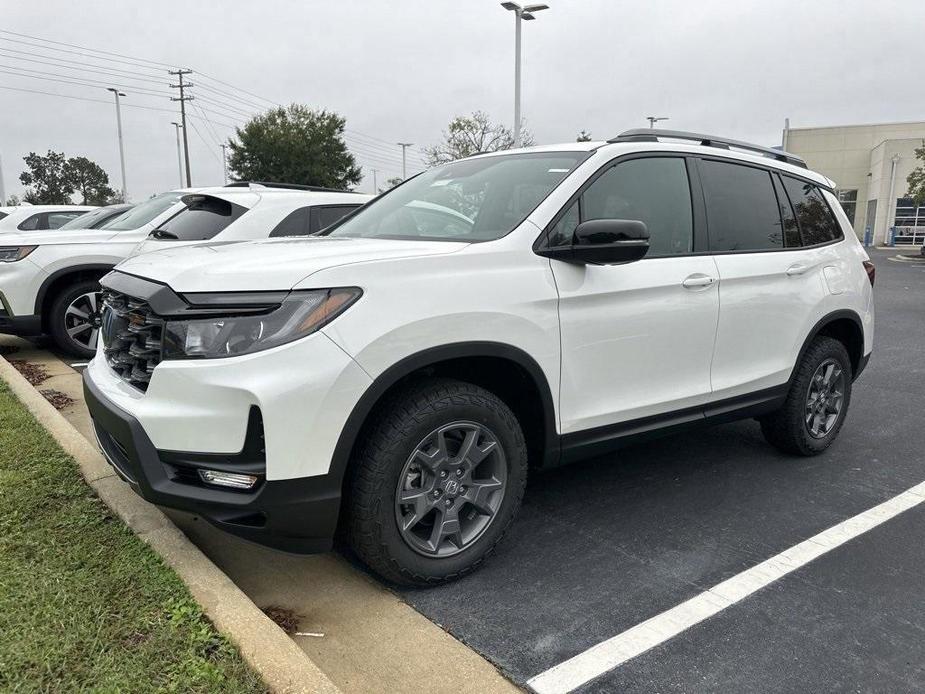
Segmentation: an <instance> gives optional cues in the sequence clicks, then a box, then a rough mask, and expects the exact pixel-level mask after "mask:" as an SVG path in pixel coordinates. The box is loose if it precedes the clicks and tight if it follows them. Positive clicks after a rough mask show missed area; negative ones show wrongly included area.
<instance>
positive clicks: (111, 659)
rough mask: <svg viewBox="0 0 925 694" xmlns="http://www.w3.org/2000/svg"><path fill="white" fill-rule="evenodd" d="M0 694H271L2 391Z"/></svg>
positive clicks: (74, 467) (183, 589)
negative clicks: (154, 693)
mask: <svg viewBox="0 0 925 694" xmlns="http://www.w3.org/2000/svg"><path fill="white" fill-rule="evenodd" d="M0 691H4V692H7V691H13V692H26V691H29V692H31V691H42V692H58V691H67V692H82V691H94V692H147V691H157V692H222V694H231V693H232V692H259V691H266V687H265V685H264V684H263V683H262V682H261V681H260V679H259V678H258V677H257V675H256V674H254V673H253V671H251V670H250V669H249V668H248V666H247V665H246V663H245V662H244V661H243V659H242V658H241V656H240V654H239V653H238V652H237V650H236V649H235V648H234V646H232V645H231V644H230V643H229V642H228V641H227V640H226V639H225V638H224V637H223V636H221V635H220V634H219V633H218V632H216V630H215V628H214V627H213V626H212V624H211V623H210V622H209V621H208V620H207V619H206V618H205V617H204V616H203V614H202V612H201V610H200V609H199V607H198V605H197V604H196V603H195V602H194V601H193V599H192V597H191V596H190V594H189V592H188V591H187V589H186V587H185V586H184V585H183V583H182V582H181V581H180V579H179V578H178V577H177V575H176V574H174V572H173V571H172V570H171V569H170V568H169V567H168V566H166V565H165V564H164V563H163V562H162V561H161V560H160V558H159V557H157V556H156V555H155V554H154V552H152V551H151V549H150V548H149V547H148V546H147V545H145V544H144V543H143V542H142V541H141V540H139V539H138V538H137V537H135V536H134V535H133V534H132V533H131V531H130V530H129V529H128V528H127V527H126V526H125V525H124V524H123V523H122V522H121V521H120V520H119V519H118V518H117V517H115V516H114V515H113V514H112V513H111V512H110V511H109V509H108V508H107V507H106V506H105V505H104V504H103V503H102V502H101V501H100V500H99V499H98V498H97V497H96V496H95V495H94V493H93V491H92V490H91V489H90V487H89V486H87V484H86V483H85V482H84V480H83V478H82V477H81V476H80V472H79V470H78V468H77V465H76V463H75V462H74V461H73V460H72V459H71V458H70V457H69V456H68V455H67V454H66V453H64V451H62V450H61V449H60V448H59V447H58V445H57V444H56V443H55V441H54V440H53V439H52V438H51V436H50V435H49V434H48V433H47V432H46V431H45V430H44V429H43V428H42V427H41V426H40V425H39V424H38V423H37V422H36V421H35V420H34V419H33V418H32V416H31V415H30V414H29V412H28V411H27V410H26V409H25V408H24V407H23V406H22V404H21V403H20V402H19V401H18V400H17V399H16V398H15V396H13V394H12V393H11V392H10V390H9V389H8V388H7V386H6V385H5V384H3V383H2V382H0Z"/></svg>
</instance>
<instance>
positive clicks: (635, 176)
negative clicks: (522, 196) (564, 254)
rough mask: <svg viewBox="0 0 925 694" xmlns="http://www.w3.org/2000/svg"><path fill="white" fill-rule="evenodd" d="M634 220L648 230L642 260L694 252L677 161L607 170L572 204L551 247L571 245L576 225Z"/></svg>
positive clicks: (683, 176) (686, 191) (687, 197)
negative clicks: (591, 221)
mask: <svg viewBox="0 0 925 694" xmlns="http://www.w3.org/2000/svg"><path fill="white" fill-rule="evenodd" d="M591 219H635V220H639V221H641V222H643V223H644V224H645V225H646V228H647V229H648V230H649V252H648V253H647V254H646V257H647V258H658V257H662V256H668V255H683V254H686V253H690V252H691V251H692V250H693V242H694V224H693V210H692V206H691V191H690V184H689V182H688V178H687V167H686V166H685V163H684V159H682V158H680V157H652V158H649V159H630V160H629V161H624V162H622V163H620V164H617V165H616V166H613V167H611V168H610V169H608V170H607V171H605V172H604V173H603V174H601V175H600V176H599V177H598V178H597V180H596V181H594V183H592V184H591V185H590V186H589V187H588V189H587V190H585V192H584V193H582V194H581V197H580V198H579V199H578V200H575V201H574V202H573V203H572V204H571V206H570V207H569V208H568V209H567V210H566V212H565V214H564V215H563V216H562V217H561V218H560V219H559V221H558V222H557V223H556V225H555V226H554V227H553V228H552V229H551V230H550V233H549V245H550V246H567V245H569V244H571V243H572V237H573V235H574V233H575V228H576V227H577V226H578V224H579V222H586V221H588V220H591Z"/></svg>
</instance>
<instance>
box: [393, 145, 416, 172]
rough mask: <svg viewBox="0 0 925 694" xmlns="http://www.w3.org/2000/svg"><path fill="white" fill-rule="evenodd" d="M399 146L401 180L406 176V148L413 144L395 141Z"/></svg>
mask: <svg viewBox="0 0 925 694" xmlns="http://www.w3.org/2000/svg"><path fill="white" fill-rule="evenodd" d="M396 144H397V145H398V146H399V147H401V180H403V181H404V180H405V179H406V178H408V167H407V166H406V162H407V158H406V153H407V151H408V148H409V147H410V146H411V145H413V144H414V143H413V142H397V143H396Z"/></svg>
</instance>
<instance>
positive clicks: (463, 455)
mask: <svg viewBox="0 0 925 694" xmlns="http://www.w3.org/2000/svg"><path fill="white" fill-rule="evenodd" d="M506 489H507V461H506V459H505V456H504V450H503V449H502V447H501V444H500V443H499V441H498V437H497V436H495V434H494V433H493V432H492V431H491V430H490V429H489V428H488V427H486V426H484V425H482V424H477V423H475V422H463V421H460V422H453V423H451V424H446V425H444V426H441V427H439V428H437V429H435V430H434V431H432V432H431V433H429V434H428V435H427V436H425V437H424V439H423V440H422V441H421V442H420V443H419V444H418V445H417V446H416V447H415V449H414V451H413V452H412V453H411V455H410V456H409V457H408V460H407V462H406V463H405V465H404V467H403V468H402V471H401V475H399V478H398V487H397V489H396V491H395V520H396V522H397V523H398V530H399V532H400V534H401V536H402V539H403V540H404V541H405V542H406V543H407V544H408V546H410V547H411V548H412V549H413V550H414V551H415V552H418V553H419V554H423V555H425V556H429V557H449V556H452V555H454V554H457V553H459V552H461V551H462V550H463V549H465V548H467V547H469V546H471V545H472V544H473V543H474V542H476V541H477V540H478V539H479V537H481V536H482V534H483V533H484V532H485V530H486V529H487V528H488V526H489V525H490V524H491V522H492V521H493V520H494V518H495V516H496V515H497V513H498V509H499V508H500V507H501V503H502V501H503V500H504V494H505V491H506Z"/></svg>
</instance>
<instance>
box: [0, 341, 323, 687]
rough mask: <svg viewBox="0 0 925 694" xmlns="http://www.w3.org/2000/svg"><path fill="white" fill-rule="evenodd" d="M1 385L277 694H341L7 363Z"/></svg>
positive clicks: (0, 362)
mask: <svg viewBox="0 0 925 694" xmlns="http://www.w3.org/2000/svg"><path fill="white" fill-rule="evenodd" d="M0 379H2V380H3V381H4V382H6V384H7V385H8V386H9V387H10V389H11V390H12V391H13V393H14V394H15V395H16V397H17V398H19V400H20V401H21V402H22V403H23V404H24V405H25V406H26V409H28V410H29V412H31V413H32V415H33V416H34V417H35V418H36V419H37V420H38V422H39V424H41V425H42V426H43V427H44V428H45V429H46V431H48V433H49V434H51V435H52V437H53V438H54V439H55V441H57V442H58V445H60V446H61V448H62V449H64V451H65V452H66V453H68V454H69V455H70V456H71V457H72V458H74V460H76V461H77V464H78V466H79V467H80V472H81V474H83V476H84V479H86V481H87V483H88V484H89V485H90V487H92V488H93V491H94V492H96V494H97V495H98V496H99V497H100V499H101V500H102V501H103V503H105V504H106V505H107V506H108V507H109V508H110V509H112V511H113V512H115V513H116V515H118V516H119V517H120V518H121V519H122V520H123V521H124V522H125V524H126V525H128V526H129V527H130V528H131V529H132V531H133V532H134V533H135V534H136V535H138V537H140V538H141V539H142V540H143V541H144V542H145V543H146V544H148V545H149V546H150V547H151V548H152V549H153V550H154V551H155V552H156V553H157V554H158V555H159V556H160V557H161V558H162V559H163V560H164V561H165V562H166V563H167V564H168V565H169V566H170V567H171V568H172V569H173V570H174V571H176V573H177V574H178V575H179V576H180V579H181V580H182V581H183V583H185V584H186V586H187V588H189V591H190V593H191V594H192V596H193V598H194V599H195V600H196V602H198V603H199V605H200V606H201V607H202V610H203V612H204V613H205V614H206V615H207V616H208V617H209V619H210V620H211V621H212V623H213V624H214V625H215V627H216V629H218V631H220V632H222V633H223V634H226V635H227V636H228V638H229V639H230V640H231V641H232V642H233V643H234V644H235V646H237V648H238V650H239V651H240V652H241V655H242V656H243V657H244V660H245V661H247V663H248V665H250V666H251V667H252V668H253V669H254V670H255V671H256V672H257V674H258V675H260V677H261V678H262V679H263V681H264V682H265V683H266V685H267V686H268V687H269V688H270V690H271V691H273V692H280V693H281V694H299V693H302V692H305V693H306V694H309V693H310V694H340V690H339V689H338V688H337V687H336V686H335V685H334V684H333V683H332V682H331V681H330V680H329V679H328V678H327V676H326V675H325V674H324V673H323V672H322V671H321V670H320V669H319V668H318V666H317V665H315V664H314V663H313V662H312V661H311V660H310V659H309V658H308V656H306V655H305V653H304V652H303V651H302V650H301V649H300V648H299V647H298V646H297V645H296V644H295V643H294V642H293V641H292V640H291V639H290V638H289V637H288V636H287V635H286V634H285V633H284V632H283V630H282V629H280V628H279V627H278V626H277V625H276V623H275V622H273V621H272V620H271V619H270V618H269V617H267V616H266V615H265V614H264V613H263V612H262V611H261V610H260V608H258V607H257V605H255V604H254V603H253V602H252V601H251V599H250V598H248V597H247V596H246V595H245V594H244V592H243V591H241V589H240V588H238V587H237V586H236V585H235V584H234V583H233V582H232V581H231V579H230V578H228V576H226V575H225V574H224V573H223V572H222V571H221V569H219V568H218V567H217V566H215V564H213V563H212V562H211V561H210V560H209V558H208V557H206V555H204V554H203V553H202V551H201V550H200V549H199V548H198V547H196V545H194V544H193V543H192V542H190V541H189V540H188V539H187V537H186V536H185V535H184V534H183V533H182V532H180V530H179V529H177V527H176V526H175V525H174V524H173V523H172V522H171V521H170V519H169V518H167V516H165V515H164V514H163V513H162V512H161V511H160V510H159V509H158V508H157V507H156V506H153V505H152V504H149V503H148V502H147V501H145V500H144V499H142V498H141V497H139V496H138V495H137V494H135V492H133V491H132V490H131V488H130V487H129V486H128V485H127V484H126V483H125V482H123V481H122V480H121V479H119V477H118V476H117V475H116V474H115V473H114V472H113V470H112V468H110V467H109V464H108V463H107V462H106V461H105V460H103V457H102V456H101V455H100V454H99V453H98V452H97V451H96V448H95V447H94V446H93V445H91V444H90V442H88V441H87V440H86V439H85V438H84V437H83V436H82V435H81V434H80V433H79V432H78V431H77V430H76V429H75V428H74V427H73V426H72V425H71V424H70V422H68V421H67V420H66V419H65V418H64V417H63V416H62V415H61V414H60V413H59V412H58V411H57V410H56V409H55V408H54V407H52V405H51V404H50V403H49V402H48V401H47V400H45V398H44V397H43V396H42V395H41V394H40V393H39V392H38V391H37V390H36V389H35V388H33V387H32V386H31V385H30V384H29V382H28V381H27V380H26V379H25V378H24V377H23V376H22V375H21V374H20V373H19V372H18V371H17V370H16V369H15V368H13V366H11V365H10V363H9V362H8V361H7V360H6V359H5V358H4V357H2V356H0Z"/></svg>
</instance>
